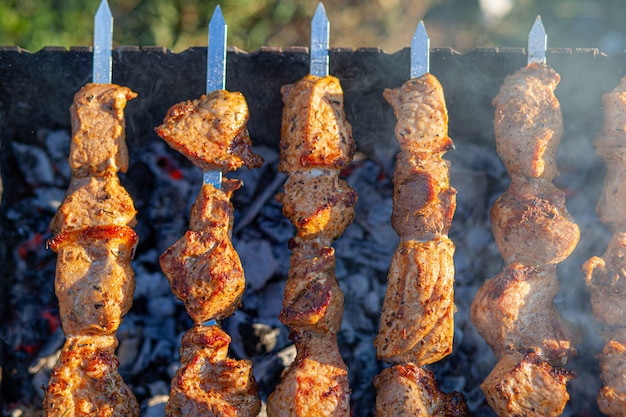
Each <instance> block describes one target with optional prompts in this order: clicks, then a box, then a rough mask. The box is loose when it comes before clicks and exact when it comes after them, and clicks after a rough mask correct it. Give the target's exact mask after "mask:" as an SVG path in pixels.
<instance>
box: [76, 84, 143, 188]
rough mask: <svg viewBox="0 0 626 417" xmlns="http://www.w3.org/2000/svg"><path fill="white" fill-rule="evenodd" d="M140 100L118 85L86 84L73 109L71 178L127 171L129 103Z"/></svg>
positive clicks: (78, 93)
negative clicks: (127, 103)
mask: <svg viewBox="0 0 626 417" xmlns="http://www.w3.org/2000/svg"><path fill="white" fill-rule="evenodd" d="M135 97H137V94H136V93H134V92H133V91H131V90H130V89H129V88H127V87H121V86H119V85H115V84H91V83H90V84H86V85H85V86H84V87H83V88H81V89H80V91H78V92H77V93H76V95H75V96H74V103H73V104H72V106H71V107H70V113H71V116H72V142H71V144H70V157H69V164H70V168H71V170H72V175H73V176H75V177H84V176H87V175H100V174H102V173H104V172H105V171H112V172H117V171H122V172H126V170H127V169H128V147H127V146H126V122H125V119H124V108H125V107H126V102H127V101H128V100H131V99H133V98H135Z"/></svg>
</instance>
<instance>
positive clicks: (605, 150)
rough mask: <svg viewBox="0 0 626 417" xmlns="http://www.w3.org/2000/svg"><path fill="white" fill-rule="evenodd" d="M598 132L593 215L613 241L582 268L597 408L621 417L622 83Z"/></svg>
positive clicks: (625, 238)
mask: <svg viewBox="0 0 626 417" xmlns="http://www.w3.org/2000/svg"><path fill="white" fill-rule="evenodd" d="M602 104H603V107H604V118H603V122H602V131H601V132H600V133H599V134H597V135H596V137H595V138H594V140H593V144H594V146H595V148H596V153H597V154H598V155H599V156H600V157H602V159H604V161H605V163H606V168H607V174H606V177H605V178H604V187H603V190H602V194H601V196H600V199H599V200H598V204H597V206H596V212H597V213H598V217H599V218H600V220H601V221H602V222H603V223H604V224H605V225H606V226H607V228H608V229H609V230H610V231H611V233H612V236H611V240H610V241H609V243H608V245H607V247H606V250H605V252H604V254H603V255H602V256H601V257H599V256H594V257H592V258H591V259H589V260H588V261H587V262H586V263H585V264H584V265H583V271H584V272H585V282H586V284H587V286H588V287H589V291H590V293H591V307H592V311H593V315H594V316H595V317H596V319H597V320H598V321H599V322H600V323H602V325H603V326H604V329H603V330H602V333H601V334H602V337H603V339H604V348H603V349H602V352H600V354H599V355H598V360H599V362H600V379H601V381H602V388H601V389H600V391H599V392H598V396H597V403H598V407H599V409H600V411H602V413H604V414H606V415H607V416H611V417H625V416H626V376H625V375H626V210H625V208H626V186H625V184H626V133H625V132H626V77H624V78H622V80H621V82H620V83H619V85H618V86H617V87H615V88H614V89H613V91H611V92H610V93H605V94H604V95H603V96H602Z"/></svg>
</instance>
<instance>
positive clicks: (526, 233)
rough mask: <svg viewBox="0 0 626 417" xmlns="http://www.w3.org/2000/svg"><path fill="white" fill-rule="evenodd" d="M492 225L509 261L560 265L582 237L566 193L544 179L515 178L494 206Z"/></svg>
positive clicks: (499, 246)
mask: <svg viewBox="0 0 626 417" xmlns="http://www.w3.org/2000/svg"><path fill="white" fill-rule="evenodd" d="M491 227H492V230H493V235H494V238H495V241H496V244H497V245H498V249H500V253H501V255H502V257H503V258H504V261H505V262H506V263H511V262H515V261H521V262H523V263H525V264H528V265H533V264H544V265H545V264H557V263H560V262H562V261H563V260H565V259H566V258H567V257H568V256H569V255H571V253H572V252H573V251H574V249H575V248H576V245H577V244H578V240H579V239H580V229H579V227H578V225H577V224H576V223H575V222H574V219H573V218H572V216H570V214H569V213H568V212H567V208H566V206H565V193H564V192H563V191H561V190H559V189H558V188H556V187H555V186H554V184H552V183H551V182H550V181H547V180H543V179H533V180H528V179H526V178H524V177H521V178H520V177H517V178H514V179H513V181H512V182H511V185H510V186H509V189H508V190H507V191H505V192H504V194H502V195H501V196H500V197H499V198H498V199H497V200H496V202H495V203H494V205H493V207H492V208H491Z"/></svg>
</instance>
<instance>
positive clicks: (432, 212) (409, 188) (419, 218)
mask: <svg viewBox="0 0 626 417" xmlns="http://www.w3.org/2000/svg"><path fill="white" fill-rule="evenodd" d="M449 144H450V147H451V146H452V141H451V140H450V141H449ZM446 149H448V146H446V147H444V148H443V149H435V150H433V151H432V152H431V154H428V153H426V152H424V153H412V152H409V151H403V152H400V153H399V154H398V157H397V158H396V169H395V172H394V177H393V182H394V194H393V213H392V215H391V225H392V226H393V228H394V230H395V231H396V232H397V233H398V235H399V236H400V238H401V239H402V240H419V241H427V240H434V239H437V238H438V237H440V236H447V234H448V231H449V230H450V227H451V225H452V218H453V216H454V212H455V211H456V190H455V189H454V188H453V187H451V186H450V167H449V165H450V163H449V162H448V161H446V160H444V159H442V158H441V155H442V154H443V152H445V150H446Z"/></svg>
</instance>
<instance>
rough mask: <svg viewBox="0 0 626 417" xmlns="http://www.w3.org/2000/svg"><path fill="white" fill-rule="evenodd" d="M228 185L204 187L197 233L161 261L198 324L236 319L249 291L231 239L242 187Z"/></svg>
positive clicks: (194, 216)
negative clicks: (235, 196)
mask: <svg viewBox="0 0 626 417" xmlns="http://www.w3.org/2000/svg"><path fill="white" fill-rule="evenodd" d="M225 184H227V185H226V186H225V191H223V190H219V189H216V188H215V187H213V186H212V185H210V184H204V185H203V186H202V190H201V192H200V194H199V196H198V199H197V200H196V202H195V204H194V206H193V208H192V210H191V220H190V227H192V230H188V231H187V232H186V233H185V235H184V236H183V237H181V238H180V239H179V240H178V241H177V242H176V243H174V244H173V245H172V246H170V247H169V248H168V249H167V250H166V251H165V252H164V253H163V254H162V255H161V257H160V258H159V260H160V263H161V268H162V269H163V272H164V274H165V275H166V277H167V278H168V280H169V281H170V285H171V287H172V292H173V293H174V294H175V295H176V297H178V298H179V299H181V300H183V301H184V303H185V308H186V309H187V312H188V313H189V315H190V316H191V318H192V319H193V321H194V322H195V323H197V324H198V323H202V322H204V321H207V320H211V319H216V320H217V319H224V318H226V317H228V316H230V315H232V314H233V313H234V312H235V310H236V309H237V308H238V307H239V306H240V304H241V297H242V296H243V292H244V289H245V276H244V271H243V267H242V265H241V260H240V259H239V255H238V254H237V252H236V251H235V248H234V247H233V245H232V242H231V240H230V234H231V231H232V222H233V211H234V209H233V206H232V203H231V202H230V199H229V198H230V194H231V193H232V191H233V190H234V189H236V188H237V187H238V186H239V185H240V182H239V181H237V180H232V181H225Z"/></svg>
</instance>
